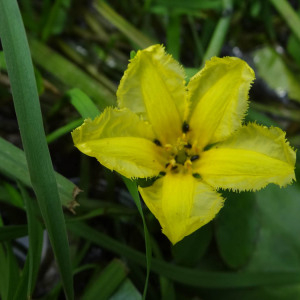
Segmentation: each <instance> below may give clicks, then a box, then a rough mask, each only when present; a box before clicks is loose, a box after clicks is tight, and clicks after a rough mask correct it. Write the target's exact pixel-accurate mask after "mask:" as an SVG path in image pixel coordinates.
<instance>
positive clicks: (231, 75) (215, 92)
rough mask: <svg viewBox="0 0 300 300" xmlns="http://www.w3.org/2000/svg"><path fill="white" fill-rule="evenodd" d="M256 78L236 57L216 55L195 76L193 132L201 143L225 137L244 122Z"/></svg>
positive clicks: (191, 95) (191, 90)
mask: <svg viewBox="0 0 300 300" xmlns="http://www.w3.org/2000/svg"><path fill="white" fill-rule="evenodd" d="M253 80H254V72H253V70H252V69H251V68H250V67H249V66H248V65H247V63H246V62H244V61H243V60H241V59H239V58H236V57H225V58H217V57H214V58H212V59H211V60H210V61H208V62H207V63H206V65H205V67H204V69H203V70H201V71H200V72H199V73H197V74H196V75H195V76H194V77H193V78H192V79H191V81H190V82H189V85H188V90H189V101H190V102H191V117H190V120H189V125H190V130H191V132H190V134H191V138H192V139H193V140H194V141H196V142H198V145H199V147H204V146H206V145H207V144H212V143H215V142H219V141H222V140H224V139H225V138H226V137H228V136H229V135H230V134H231V133H233V131H234V130H236V129H237V128H239V127H240V126H241V122H242V119H243V117H244V115H245V112H246V111H247V108H248V91H249V89H250V85H251V83H252V81H253Z"/></svg>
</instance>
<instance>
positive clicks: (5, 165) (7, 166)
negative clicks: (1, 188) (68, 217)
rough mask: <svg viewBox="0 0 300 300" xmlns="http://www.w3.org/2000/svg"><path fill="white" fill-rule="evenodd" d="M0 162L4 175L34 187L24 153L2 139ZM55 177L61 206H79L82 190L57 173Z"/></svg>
mask: <svg viewBox="0 0 300 300" xmlns="http://www.w3.org/2000/svg"><path fill="white" fill-rule="evenodd" d="M0 161H1V163H0V172H1V173H2V174H5V175H6V176H8V177H10V178H12V179H14V180H18V181H20V182H21V183H22V184H24V185H25V186H27V187H32V184H31V181H30V175H29V171H28V166H27V162H26V158H25V154H24V152H23V151H22V150H21V149H19V148H17V147H16V146H14V145H13V144H11V143H9V142H7V141H6V140H4V139H2V138H1V137H0ZM55 177H56V181H57V185H58V192H59V196H60V201H61V204H62V205H64V206H66V207H68V208H69V209H71V210H72V209H73V208H74V207H75V206H76V205H77V203H76V201H75V197H76V195H77V194H78V193H79V191H80V190H79V189H78V187H77V186H76V185H75V184H74V183H73V182H71V181H70V180H68V179H67V178H65V177H64V176H62V175H60V174H58V173H56V172H55ZM12 203H14V202H12ZM20 207H21V206H20Z"/></svg>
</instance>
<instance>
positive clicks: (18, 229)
mask: <svg viewBox="0 0 300 300" xmlns="http://www.w3.org/2000/svg"><path fill="white" fill-rule="evenodd" d="M27 233H28V229H27V226H25V225H7V226H3V227H0V242H6V241H10V240H14V239H17V238H20V237H23V236H25V235H27Z"/></svg>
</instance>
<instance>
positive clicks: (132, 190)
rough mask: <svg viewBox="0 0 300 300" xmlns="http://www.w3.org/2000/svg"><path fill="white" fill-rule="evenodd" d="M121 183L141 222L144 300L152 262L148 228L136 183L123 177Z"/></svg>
mask: <svg viewBox="0 0 300 300" xmlns="http://www.w3.org/2000/svg"><path fill="white" fill-rule="evenodd" d="M123 181H124V182H125V184H126V187H127V189H128V191H129V193H130V194H131V196H132V198H133V200H134V202H135V204H136V206H137V209H138V211H139V213H140V215H141V217H142V220H143V227H144V235H145V244H146V262H147V276H146V281H145V287H144V292H143V299H146V295H147V289H148V282H149V276H150V270H151V260H152V248H151V240H150V236H149V232H148V228H147V225H146V221H145V217H144V212H143V209H142V205H141V200H140V196H139V192H138V189H137V186H136V183H135V182H133V181H132V180H130V179H128V178H125V177H123Z"/></svg>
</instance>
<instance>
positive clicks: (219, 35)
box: [202, 0, 232, 65]
mask: <svg viewBox="0 0 300 300" xmlns="http://www.w3.org/2000/svg"><path fill="white" fill-rule="evenodd" d="M231 11H232V0H223V16H222V17H221V19H220V20H219V22H218V24H217V26H216V28H215V31H214V33H213V36H212V37H211V39H210V42H209V45H208V47H207V49H206V51H205V53H204V56H203V60H202V65H204V63H205V61H206V60H208V59H210V58H211V57H213V56H217V55H219V53H220V51H221V48H222V46H223V44H224V40H225V37H226V34H227V31H228V29H229V25H230V21H231Z"/></svg>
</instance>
